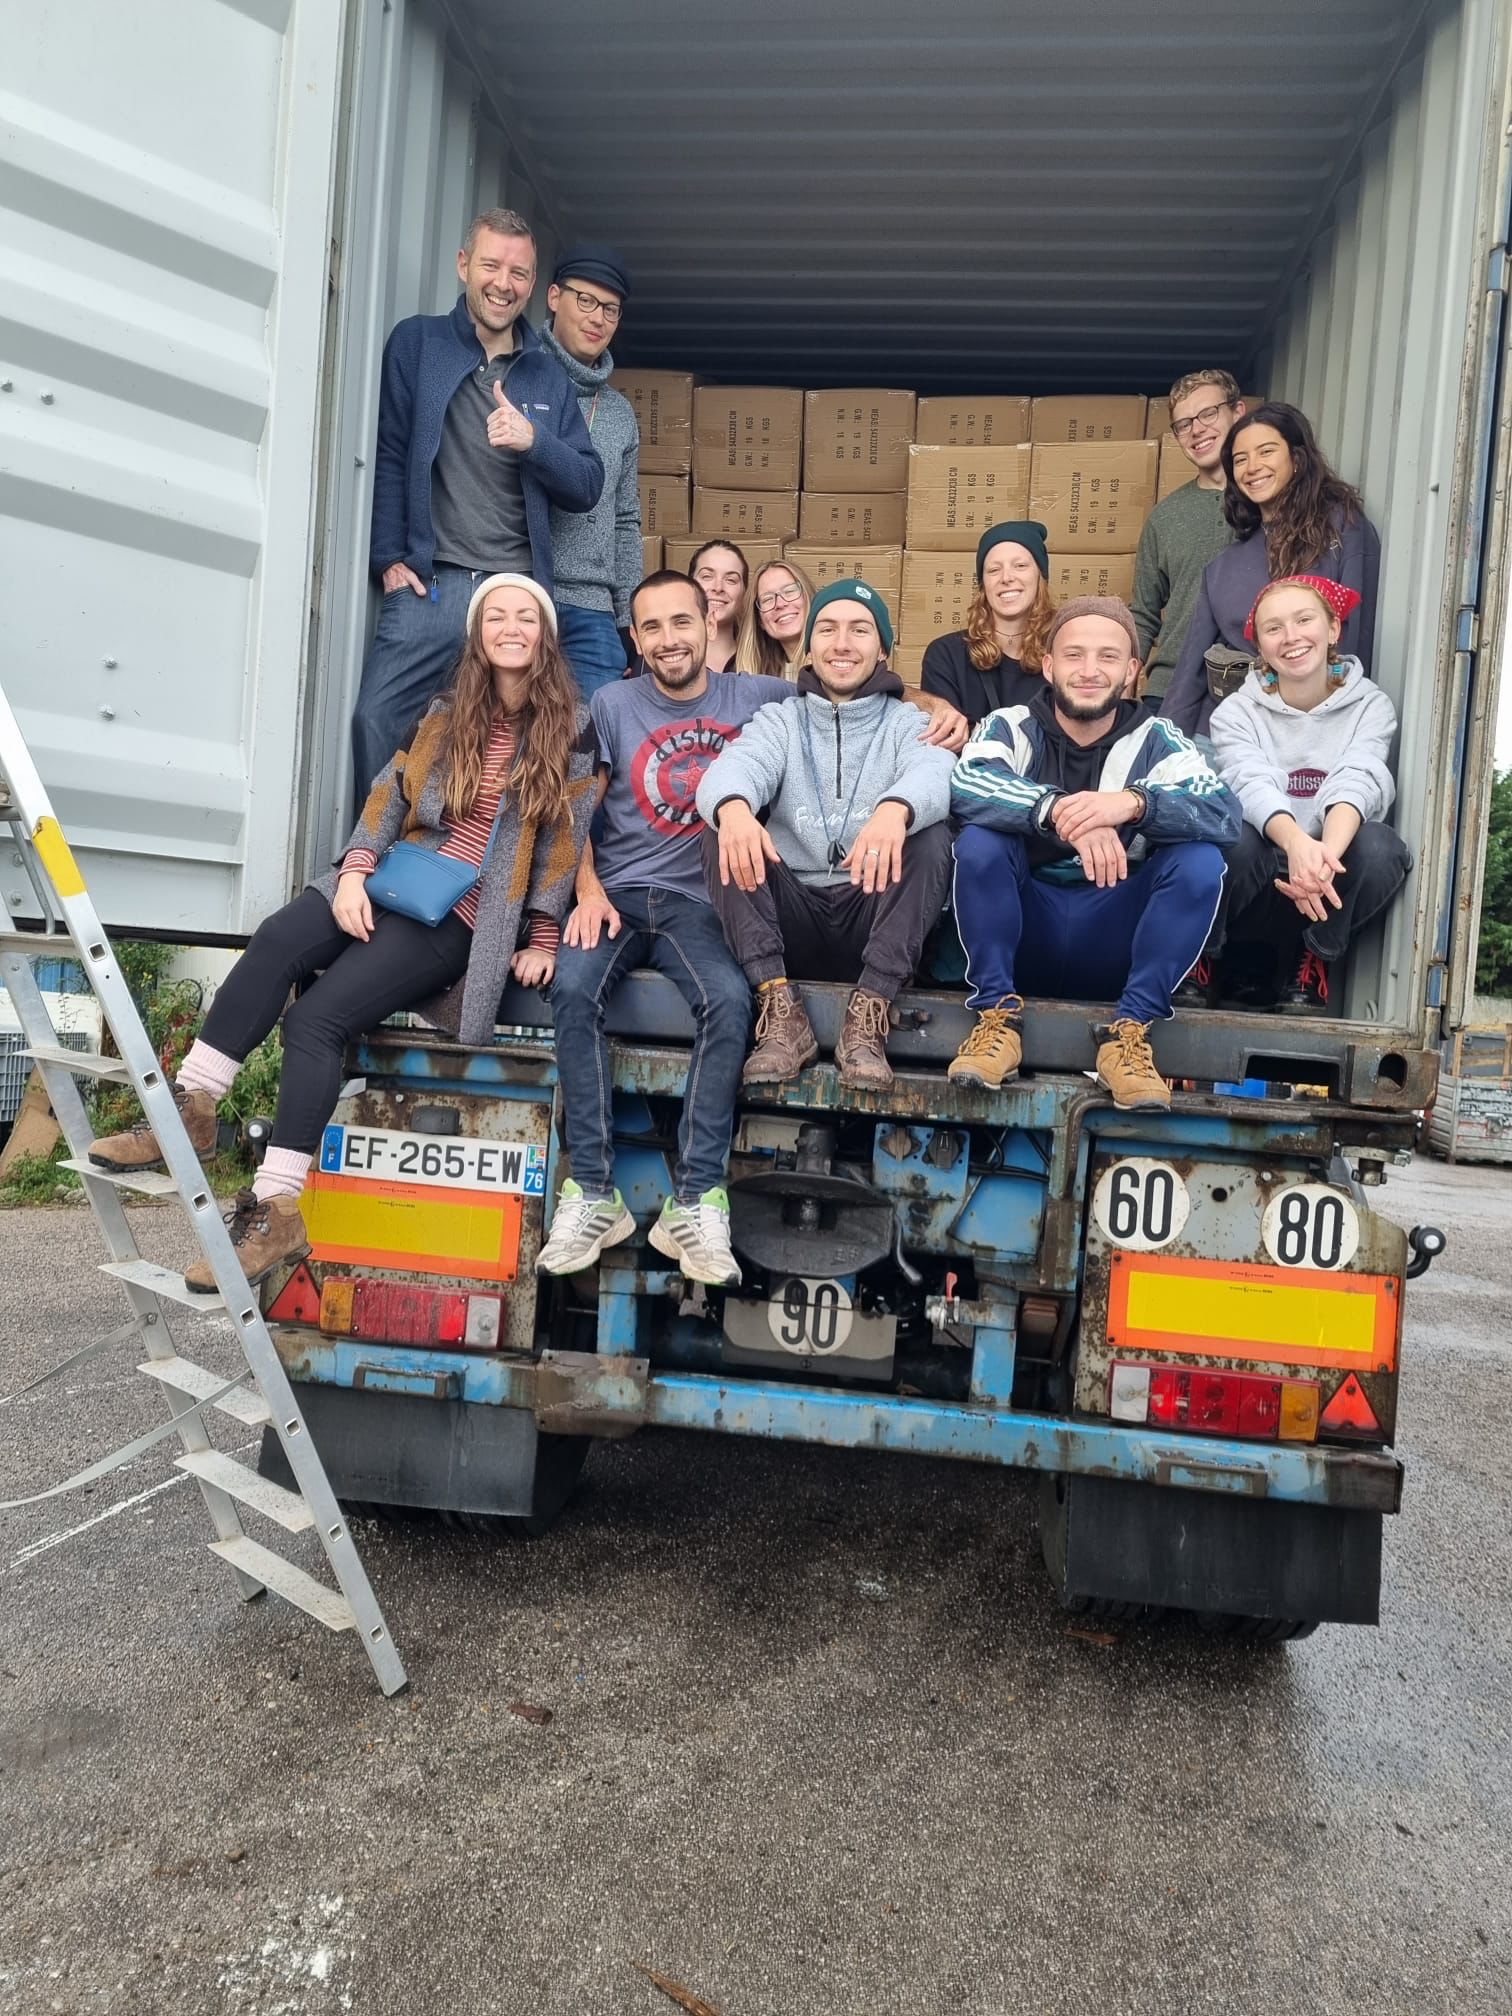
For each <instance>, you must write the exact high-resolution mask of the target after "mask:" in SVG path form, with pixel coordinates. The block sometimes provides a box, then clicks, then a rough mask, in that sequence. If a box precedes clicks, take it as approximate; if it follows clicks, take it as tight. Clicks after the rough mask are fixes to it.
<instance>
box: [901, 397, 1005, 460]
mask: <svg viewBox="0 0 1512 2016" xmlns="http://www.w3.org/2000/svg"><path fill="white" fill-rule="evenodd" d="M1033 406H1034V401H1033V400H1032V399H1010V398H1007V397H996V396H993V397H983V398H979V399H921V400H920V401H919V417H918V419H917V420H916V421H915V423H914V440H915V441H916V442H917V443H918V445H919V446H920V447H921V448H926V447H928V448H1015V447H1017V445H1018V444H1019V442H1020V441H1027V440H1028V439H1029V438H1030V428H1031V426H1032V424H1033Z"/></svg>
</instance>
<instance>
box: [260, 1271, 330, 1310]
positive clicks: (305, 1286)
mask: <svg viewBox="0 0 1512 2016" xmlns="http://www.w3.org/2000/svg"><path fill="white" fill-rule="evenodd" d="M268 1321H269V1322H270V1323H318V1322H319V1321H320V1290H319V1289H318V1288H317V1287H316V1286H315V1276H314V1275H313V1274H312V1273H311V1272H310V1270H309V1268H308V1267H307V1266H306V1265H305V1263H304V1262H303V1260H301V1261H300V1263H299V1265H298V1266H297V1267H296V1268H295V1269H294V1272H293V1273H292V1274H291V1275H290V1276H289V1278H288V1280H287V1281H285V1283H284V1285H283V1286H282V1288H280V1289H279V1291H278V1293H277V1294H276V1295H275V1296H274V1298H273V1303H272V1306H271V1308H270V1309H269V1310H268Z"/></svg>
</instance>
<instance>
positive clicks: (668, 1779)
mask: <svg viewBox="0 0 1512 2016" xmlns="http://www.w3.org/2000/svg"><path fill="white" fill-rule="evenodd" d="M1382 1201H1383V1208H1384V1209H1386V1210H1388V1211H1389V1212H1390V1213H1391V1215H1392V1216H1394V1217H1396V1218H1397V1219H1398V1220H1399V1221H1400V1222H1402V1223H1404V1224H1412V1223H1415V1222H1417V1221H1419V1220H1421V1219H1429V1220H1432V1221H1435V1222H1437V1223H1439V1224H1441V1225H1442V1226H1443V1227H1444V1229H1445V1231H1446V1232H1448V1234H1449V1237H1450V1248H1449V1252H1448V1253H1447V1255H1446V1256H1445V1258H1444V1260H1443V1261H1442V1262H1441V1263H1440V1264H1439V1266H1438V1267H1436V1268H1435V1269H1434V1271H1433V1273H1432V1274H1430V1275H1429V1277H1428V1278H1427V1280H1426V1281H1424V1282H1422V1283H1419V1284H1416V1285H1415V1286H1414V1288H1413V1290H1412V1291H1411V1294H1410V1300H1409V1306H1408V1338H1409V1342H1408V1350H1407V1356H1406V1371H1405V1374H1404V1380H1403V1405H1402V1421H1401V1432H1402V1445H1403V1449H1404V1453H1405V1455H1406V1459H1407V1462H1408V1466H1409V1467H1408V1487H1407V1495H1406V1503H1405V1506H1404V1510H1403V1512H1402V1515H1401V1516H1400V1518H1398V1519H1395V1520H1391V1521H1388V1523H1387V1533H1388V1538H1387V1563H1386V1573H1385V1582H1386V1587H1385V1595H1384V1609H1383V1622H1382V1626H1381V1628H1380V1629H1379V1630H1378V1631H1362V1630H1346V1629H1343V1628H1332V1629H1330V1628H1326V1627H1325V1628H1324V1629H1323V1630H1322V1631H1320V1632H1319V1633H1318V1634H1317V1635H1316V1636H1315V1637H1313V1638H1312V1639H1310V1640H1307V1641H1305V1642H1303V1643H1301V1644H1298V1645H1295V1646H1291V1647H1288V1648H1284V1649H1281V1650H1277V1651H1270V1652H1260V1653H1253V1652H1242V1651H1240V1650H1239V1649H1238V1648H1234V1647H1229V1646H1224V1645H1212V1644H1209V1643H1207V1642H1205V1641H1202V1640H1199V1639H1196V1638H1194V1637H1191V1636H1189V1635H1186V1634H1185V1633H1183V1632H1181V1631H1177V1630H1155V1629H1150V1630H1144V1629H1133V1630H1126V1631H1122V1632H1120V1633H1118V1634H1116V1636H1115V1638H1114V1642H1112V1643H1110V1644H1104V1643H1100V1642H1097V1639H1096V1637H1095V1635H1094V1636H1092V1637H1088V1636H1078V1635H1076V1632H1075V1630H1074V1629H1073V1630H1068V1628H1067V1620H1066V1618H1065V1617H1064V1616H1063V1615H1062V1614H1061V1613H1060V1612H1059V1611H1058V1610H1057V1609H1056V1608H1055V1606H1054V1605H1053V1603H1052V1601H1051V1600H1050V1598H1049V1595H1048V1592H1047V1588H1046V1585H1045V1582H1044V1578H1043V1573H1042V1570H1041V1567H1040V1563H1039V1556H1038V1548H1037V1543H1036V1541H1035V1538H1034V1534H1033V1529H1032V1521H1031V1505H1032V1492H1031V1488H1030V1486H1029V1485H1028V1483H1027V1482H1026V1480H1024V1479H1023V1478H1020V1477H1015V1476H1006V1477H1005V1476H997V1475H994V1474H992V1473H990V1472H988V1471H985V1470H974V1469H971V1468H968V1467H965V1466H952V1465H946V1464H932V1463H923V1462H918V1461H914V1460H910V1459H906V1458H868V1457H864V1456H862V1455H859V1454H836V1453H832V1452H825V1451H821V1450H813V1449H802V1448H782V1447H775V1446H774V1447H763V1446H759V1445H755V1444H740V1443H736V1442H730V1443H720V1442H716V1441H714V1440H705V1439H702V1438H692V1437H683V1438H678V1437H675V1436H672V1435H667V1434H662V1435H657V1434H650V1433H648V1434H644V1435H642V1436H639V1437H636V1438H634V1439H633V1440H631V1441H629V1442H625V1443H621V1444H618V1445H612V1446H608V1447H606V1448H604V1449H602V1450H600V1451H598V1452H596V1453H595V1456H594V1458H593V1461H592V1463H591V1464H590V1467H589V1472H588V1476H587V1479H586V1481H585V1485H584V1487H583V1489H582V1491H581V1493H580V1494H579V1496H578V1497H577V1498H576V1499H575V1500H574V1502H573V1504H572V1506H571V1508H570V1509H569V1511H568V1513H567V1515H566V1516H565V1518H564V1519H563V1521H562V1522H561V1524H560V1525H559V1526H558V1527H557V1528H556V1529H555V1530H554V1531H553V1532H552V1533H551V1534H550V1535H548V1536H547V1537H545V1538H544V1539H541V1540H537V1541H532V1542H502V1543H501V1542H497V1541H493V1540H482V1539H479V1538H476V1537H473V1536H470V1535H466V1534H461V1533H455V1532H451V1531H448V1530H446V1529H444V1528H442V1527H440V1526H439V1525H437V1524H428V1523H416V1524H412V1525H408V1526H398V1527H395V1526H388V1525H383V1526H363V1527H362V1528H361V1529H360V1534H361V1543H362V1546H363V1551H364V1556H365V1559H366V1561H367V1563H368V1566H369V1570H370V1573H371V1574H372V1577H373V1580H374V1583H375V1586H376V1588H377V1591H378V1594H379V1598H380V1601H381V1602H382V1603H383V1605H384V1607H385V1610H386V1613H387V1616H388V1618H389V1621H390V1624H391V1625H392V1627H393V1629H394V1632H395V1635H396V1638H397V1640H398V1642H399V1645H400V1647H401V1650H402V1651H403V1653H404V1656H405V1659H406V1662H407V1664H408V1667H409V1670H410V1674H411V1678H412V1686H411V1690H410V1692H409V1693H408V1694H407V1695H403V1696H401V1697H399V1698H398V1699H397V1700H396V1701H394V1702H385V1701H384V1700H383V1699H382V1698H381V1696H379V1695H378V1694H377V1692H376V1690H375V1689H374V1688H372V1686H371V1684H370V1682H369V1678H368V1674H367V1669H366V1666H365V1664H364V1663H363V1662H362V1660H361V1657H360V1654H357V1653H354V1650H353V1646H352V1641H351V1640H350V1638H346V1637H342V1638H331V1637H329V1636H327V1635H326V1634H325V1633H323V1632H321V1631H320V1630H319V1628H318V1627H316V1626H314V1625H313V1624H309V1623H308V1622H307V1621H306V1620H304V1619H303V1618H301V1617H298V1616H297V1615H295V1614H294V1613H291V1612H290V1611H289V1610H288V1609H286V1608H285V1607H283V1606H282V1605H279V1604H277V1603H275V1602H273V1601H271V1600H268V1601H265V1602H262V1603H258V1604H254V1605H251V1606H247V1607H243V1606H241V1605H239V1604H238V1603H237V1602H236V1601H235V1599H234V1596H233V1595H232V1593H231V1590H230V1586H229V1582H228V1579H227V1577H226V1575H225V1571H224V1569H223V1568H222V1567H221V1566H220V1565H219V1564H218V1563H217V1562H216V1561H215V1560H213V1559H212V1557H211V1556H210V1555H208V1554H207V1553H206V1552H205V1549H204V1539H205V1525H204V1515H203V1511H202V1508H201V1506H200V1504H199V1501H198V1498H197V1496H196V1495H195V1494H194V1493H193V1492H192V1489H191V1488H190V1487H189V1486H187V1485H186V1484H185V1483H184V1482H183V1481H174V1480H175V1476H176V1473H174V1472H173V1471H172V1469H171V1466H170V1465H169V1464H168V1461H167V1459H166V1458H165V1457H164V1455H163V1453H162V1451H161V1450H158V1451H154V1452H153V1453H152V1454H150V1455H149V1456H147V1457H145V1458H143V1459H142V1460H141V1461H139V1462H138V1463H136V1464H135V1465H133V1466H132V1467H131V1468H130V1469H128V1470H126V1471H123V1472H120V1473H118V1474H116V1475H113V1476H111V1477H110V1478H108V1479H107V1480H105V1482H103V1483H102V1484H100V1485H98V1486H96V1487H95V1488H94V1489H93V1490H92V1491H90V1492H88V1493H85V1494H75V1495H73V1496H70V1497H68V1498H64V1499H56V1500H53V1501H51V1502H50V1503H48V1504H44V1505H42V1506H38V1507H33V1508H29V1509H27V1510H23V1511H19V1512H12V1513H5V1514H0V1703H3V1709H0V2007H4V2008H6V2009H7V2010H15V2011H16V2012H17V2016H38V2012H49V2011H59V2012H70V2016H72V2012H79V2016H83V2012H102V2011H103V2012H111V2016H128V2012H129V2016H144V2012H150V2016H157V2012H173V2016H177V2012H180V2011H183V2012H193V2016H202V2012H208V2011H226V2012H231V2016H328V2012H337V2011H352V2012H356V2016H429V2012H431V2011H445V2012H448V2016H451V2012H455V2016H475V2012H497V2016H516V2012H519V2016H526V2012H529V2016H554V2012H558V2011H561V2012H568V2011H570V2012H592V2016H620V2012H626V2016H642V2012H644V2016H657V2012H670V2011H671V2010H672V2009H673V2008H674V2007H675V2004H674V2003H673V2002H672V2001H670V2000H668V1999H667V1998H666V1997H665V1996H664V1995H663V1994H662V1993H661V1992H660V1991H659V1990H658V1989H657V1988H656V1987H655V1986H654V1985H653V1984H652V1983H651V1982H650V1981H649V1980H648V1979H647V1978H646V1977H645V1976H644V1975H643V1974H642V1973H640V1972H638V1971H637V1968H636V1965H635V1963H637V1962H638V1963H641V1964H642V1965H644V1966H646V1967H650V1968H652V1969H655V1970H659V1971H660V1972H661V1973H663V1974H664V1975H665V1976H667V1977H668V1978H669V1979H670V1980H671V1981H672V1982H674V1983H680V1984H683V1986H684V1987H685V1988H686V1989H687V1990H688V1991H690V1992H691V1993H695V1994H697V1995H698V1996H701V1997H703V1998H705V1999H706V2000H707V2001H708V2002H709V2003H711V2004H713V2005H715V2006H716V2007H717V2008H718V2009H719V2010H720V2011H721V2012H722V2016H852V2012H854V2016H937V2012H942V2011H951V2012H959V2016H1000V2012H1008V2011H1013V2012H1015V2016H1018V2012H1021V2011H1025V2012H1055V2016H1059V2012H1063V2011H1064V2012H1068V2016H1069V2012H1073V2011H1075V2012H1077V2016H1083V2012H1086V2011H1088V2010H1093V2011H1097V2012H1099V2016H1121V2012H1146V2011H1148V2012H1152V2016H1154V2012H1160V2016H1165V2012H1168V2011H1172V2010H1180V2011H1182V2012H1188V2011H1194V2012H1195V2011H1207V2010H1213V2011H1223V2012H1226V2016H1233V2012H1249V2011H1257V2012H1260V2011H1263V2012H1265V2016H1288V2012H1297V2016H1319V2012H1332V2011H1341V2012H1342V2011H1346V2010H1348V2011H1350V2012H1354V2011H1359V2010H1369V2011H1371V2012H1372V2016H1395V2012H1402V2016H1409V2012H1410V2016H1427V2012H1434V2011H1444V2012H1454V2016H1475V2012H1482V2011H1483V2012H1487V2016H1504V2012H1506V2011H1507V2010H1508V2008H1512V1887H1509V1882H1508V1877H1509V1862H1512V1852H1509V1847H1508V1843H1509V1839H1512V1761H1509V1760H1512V1750H1509V1744H1508V1726H1507V1725H1508V1719H1509V1706H1508V1703H1509V1689H1508V1685H1507V1677H1506V1676H1507V1672H1508V1664H1509V1660H1508V1653H1509V1635H1512V1632H1509V1619H1512V1605H1509V1600H1508V1599H1509V1593H1512V1591H1509V1579H1512V1578H1509V1567H1508V1549H1507V1539H1506V1536H1507V1531H1508V1526H1509V1520H1512V1475H1509V1471H1508V1467H1507V1464H1506V1461H1505V1456H1504V1451H1505V1449H1506V1447H1507V1445H1508V1442H1509V1440H1512V1342H1509V1325H1508V1320H1507V1314H1506V1311H1507V1306H1508V1298H1509V1295H1512V1239H1509V1237H1508V1231H1509V1227H1512V1174H1509V1173H1508V1172H1505V1171H1491V1170H1477V1169H1463V1168H1461V1169H1446V1168H1443V1167H1441V1166H1439V1165H1436V1164H1432V1163H1422V1164H1419V1165H1418V1166H1417V1167H1416V1168H1415V1169H1413V1170H1411V1171H1408V1172H1393V1180H1392V1183H1391V1185H1390V1186H1389V1188H1388V1189H1387V1190H1386V1192H1385V1193H1384V1197H1383V1200H1382ZM137 1219H138V1223H139V1226H140V1228H141V1235H142V1239H143V1244H144V1246H145V1248H146V1249H147V1250H148V1251H149V1252H150V1253H152V1254H153V1255H154V1257H161V1258H164V1259H172V1258H174V1257H179V1258H182V1257H183V1253H182V1248H181V1247H180V1246H179V1245H178V1244H177V1240H178V1237H179V1234H180V1228H179V1226H178V1224H177V1221H176V1220H175V1219H174V1217H173V1216H172V1215H171V1214H170V1213H168V1212H166V1211H145V1212H141V1213H138V1214H137ZM97 1257H98V1255H97V1250H96V1245H95V1239H94V1232H93V1226H92V1223H91V1221H90V1220H89V1218H88V1216H87V1214H86V1213H84V1212H82V1211H76V1210H71V1209H60V1210H55V1211H49V1212H39V1211H26V1212H12V1213H7V1214H3V1215H0V1282H3V1283H4V1285H5V1290H6V1292H5V1295H4V1307H3V1310H0V1390H3V1391H10V1390H13V1389H14V1388H15V1387H17V1386H18V1385H20V1384H21V1383H22V1382H23V1381H24V1380H25V1379H26V1378H27V1377H28V1376H29V1375H30V1373H31V1372H32V1371H34V1370H36V1369H39V1368H41V1367H43V1366H45V1365H47V1364H49V1363H52V1362H54V1361H55V1360H56V1359H58V1358H60V1357H62V1356H63V1355H64V1354H65V1353H66V1352H67V1351H68V1350H69V1349H71V1348H73V1347H74V1346H75V1345H76V1344H77V1343H79V1342H80V1341H83V1340H84V1339H85V1338H87V1337H88V1336H89V1335H90V1334H93V1332H95V1331H97V1330H104V1329H106V1328H108V1327H110V1326H111V1325H112V1324H113V1323H114V1322H116V1321H118V1320H119V1303H118V1300H117V1298H116V1295H115V1291H114V1290H113V1289H112V1288H111V1287H110V1285H109V1284H108V1283H106V1282H105V1281H104V1280H103V1279H102V1278H101V1277H99V1276H97V1275H96V1274H94V1273H93V1272H92V1271H91V1270H92V1266H93V1262H94V1261H95V1259H96V1258H97ZM196 1330H198V1331H201V1332H203V1333H204V1334H203V1335H202V1336H196V1335H194V1334H193V1333H194V1331H196ZM181 1337H182V1341H183V1348H185V1349H187V1350H189V1351H190V1353H191V1355H193V1354H194V1352H196V1351H198V1352H199V1353H200V1354H201V1356H202V1362H209V1363H212V1364H221V1363H225V1364H227V1365H228V1366H229V1364H230V1362H231V1361H230V1359H229V1357H228V1356H227V1348H226V1344H225V1342H224V1341H223V1340H217V1338H216V1337H215V1333H214V1331H213V1329H212V1328H211V1327H210V1326H208V1325H206V1324H204V1323H203V1322H201V1323H199V1324H194V1325H186V1326H184V1327H183V1330H182V1332H181ZM144 1386H145V1382H143V1381H141V1380H138V1379H137V1378H136V1377H135V1376H134V1375H133V1374H132V1372H131V1371H130V1369H129V1361H128V1359H127V1358H126V1357H124V1356H122V1355H121V1354H117V1355H116V1356H114V1357H112V1358H109V1359H105V1360H96V1361H95V1362H94V1363H93V1364H91V1365H89V1366H86V1367H84V1368H82V1369H81V1372H80V1373H79V1374H78V1375H77V1376H76V1377H74V1378H71V1379H69V1380H65V1381H63V1382H61V1389H62V1390H60V1387H53V1388H50V1389H47V1394H46V1397H45V1398H43V1399H39V1400H35V1401H30V1400H29V1401H23V1402H19V1403H17V1404H16V1405H14V1406H11V1407H6V1408H3V1409H0V1463H3V1468H0V1480H3V1486H4V1492H5V1495H6V1496H14V1495H17V1494H19V1493H20V1492H23V1491H27V1490H35V1489H40V1488H42V1487H43V1486H45V1485H46V1484H47V1483H49V1482H51V1481H54V1480H55V1479H56V1478H57V1477H59V1476H61V1475H64V1474H66V1473H67V1472H68V1471H70V1470H72V1469H74V1468H76V1467H80V1466H82V1465H83V1464H85V1463H87V1462H89V1461H90V1460H91V1459H92V1458H94V1457H96V1456H98V1455H100V1454H101V1453H103V1452H104V1451H105V1450H106V1449H108V1448H109V1447H111V1446H113V1445H114V1443H115V1442H117V1441H124V1440H126V1439H127V1438H128V1437H129V1436H130V1435H131V1434H132V1433H134V1432H139V1431H140V1430H141V1429H142V1428H144V1427H146V1426H149V1425H151V1423H152V1422H153V1420H154V1419H155V1418H156V1416H155V1414H154V1408H155V1406H156V1404H157V1403H156V1400H155V1398H154V1395H153V1394H152V1393H151V1391H150V1390H149V1391H147V1392H145V1393H144V1391H143V1388H144ZM217 1439H218V1440H219V1441H221V1442H222V1444H223V1445H224V1446H226V1447H231V1448H234V1447H236V1446H238V1444H241V1443H244V1442H245V1441H246V1431H245V1430H238V1429H237V1428H236V1426H235V1424H234V1423H229V1422H219V1425H218V1428H217ZM510 1703H526V1704H531V1705H533V1706H539V1707H541V1708H545V1709H549V1710H550V1714H551V1719H550V1721H549V1723H545V1724H541V1723H538V1722H534V1721H531V1720H527V1719H523V1718H521V1717H520V1716H519V1715H517V1714H515V1713H513V1712H511V1709H510V1706H509V1704H510Z"/></svg>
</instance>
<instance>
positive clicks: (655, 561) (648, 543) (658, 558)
mask: <svg viewBox="0 0 1512 2016" xmlns="http://www.w3.org/2000/svg"><path fill="white" fill-rule="evenodd" d="M664 550H665V541H664V540H662V539H661V538H660V537H659V536H658V537H657V538H655V539H648V538H647V537H646V535H645V533H644V532H643V533H642V534H641V579H642V580H643V581H644V580H645V578H646V576H647V575H648V574H655V573H656V572H657V570H658V569H659V568H660V567H661V566H662V565H663V560H662V554H663V552H664Z"/></svg>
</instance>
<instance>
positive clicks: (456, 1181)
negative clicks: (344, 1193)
mask: <svg viewBox="0 0 1512 2016" xmlns="http://www.w3.org/2000/svg"><path fill="white" fill-rule="evenodd" d="M320 1169H321V1173H322V1174H323V1175H327V1176H352V1177H358V1178H365V1179H367V1180H368V1181H370V1182H374V1183H426V1184H430V1185H431V1186H433V1187H435V1188H439V1189H456V1190H496V1191H498V1192H500V1193H501V1194H503V1195H511V1194H512V1195H516V1196H523V1197H542V1196H544V1195H545V1194H546V1150H545V1149H544V1148H543V1147H539V1146H537V1145H535V1144H534V1143H532V1142H528V1141H480V1140H477V1139H475V1138H472V1137H468V1136H463V1135H436V1134H413V1133H411V1132H410V1131H409V1129H408V1128H403V1127H344V1126H339V1125H337V1124H336V1123H334V1122H333V1123H332V1124H331V1125H330V1126H329V1127H327V1128H326V1130H325V1133H324V1134H323V1136H322V1137H321V1142H320Z"/></svg>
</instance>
